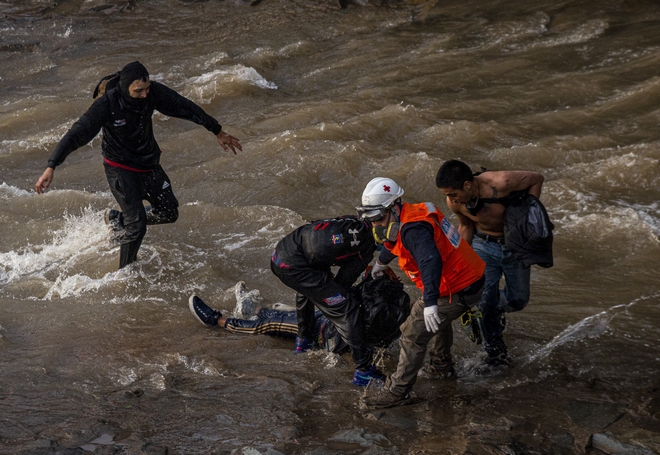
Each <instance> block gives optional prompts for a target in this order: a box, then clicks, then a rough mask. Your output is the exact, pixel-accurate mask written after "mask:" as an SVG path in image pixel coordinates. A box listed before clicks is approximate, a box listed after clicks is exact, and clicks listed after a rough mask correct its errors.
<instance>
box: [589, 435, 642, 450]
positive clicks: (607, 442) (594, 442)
mask: <svg viewBox="0 0 660 455" xmlns="http://www.w3.org/2000/svg"><path fill="white" fill-rule="evenodd" d="M589 447H592V448H594V449H598V450H600V451H602V452H605V453H607V454H611V455H653V454H654V453H655V452H654V451H653V450H651V449H647V448H646V447H642V446H638V445H633V444H626V443H624V442H620V441H617V440H616V439H614V437H613V436H612V435H610V434H608V433H596V434H594V435H593V436H591V441H590V443H589Z"/></svg>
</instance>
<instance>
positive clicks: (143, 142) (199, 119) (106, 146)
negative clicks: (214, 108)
mask: <svg viewBox="0 0 660 455" xmlns="http://www.w3.org/2000/svg"><path fill="white" fill-rule="evenodd" d="M119 90H120V89H119V88H113V89H111V90H109V91H108V92H107V93H106V94H105V95H103V96H102V97H100V98H99V99H97V100H96V101H94V103H93V104H92V105H91V106H90V108H89V109H88V110H87V112H85V113H84V114H83V115H82V117H80V118H79V119H78V121H77V122H76V123H74V124H73V126H72V127H71V129H70V130H69V131H68V132H67V133H66V134H65V135H64V137H63V138H62V140H60V142H59V144H57V147H55V150H54V151H53V153H52V155H51V156H50V158H49V159H48V167H52V168H53V169H54V168H55V167H56V166H59V165H60V164H62V162H64V159H65V158H66V157H67V156H68V155H69V154H70V153H71V152H73V151H74V150H76V149H78V148H79V147H82V146H83V145H85V144H87V143H88V142H89V141H91V140H92V139H94V137H95V136H96V135H97V134H98V132H99V131H100V130H101V128H102V129H103V142H102V144H101V150H102V152H103V157H104V158H107V159H108V160H110V161H114V162H116V163H120V164H123V165H125V166H129V167H133V168H136V169H143V170H149V169H153V168H154V167H155V166H156V165H158V164H159V162H160V148H159V146H158V143H157V142H156V138H155V137H154V133H153V124H152V121H151V116H152V115H153V113H154V111H155V110H157V111H158V112H160V113H162V114H164V115H167V116H169V117H176V118H181V119H185V120H190V121H192V122H195V123H197V124H198V125H202V126H203V127H204V128H206V129H207V130H209V131H211V132H212V133H213V134H215V135H217V134H218V133H220V131H221V129H222V128H221V126H220V125H219V124H218V121H217V120H216V119H214V118H213V117H211V116H210V115H208V114H207V113H206V112H204V109H202V108H201V107H199V106H198V105H196V104H195V103H193V102H192V101H190V100H189V99H187V98H185V97H183V96H181V95H179V94H178V93H177V92H175V91H174V90H172V89H171V88H169V87H167V86H165V85H163V84H160V83H158V82H154V81H151V86H150V89H149V95H148V96H147V98H146V99H145V100H144V105H143V106H141V107H139V108H136V107H132V106H131V105H130V104H127V103H126V101H125V100H124V98H123V96H122V94H121V93H120V91H119ZM124 96H126V95H124Z"/></svg>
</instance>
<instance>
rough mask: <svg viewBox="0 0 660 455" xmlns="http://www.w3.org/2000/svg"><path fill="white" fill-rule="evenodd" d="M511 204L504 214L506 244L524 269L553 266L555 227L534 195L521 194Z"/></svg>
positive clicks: (512, 199)
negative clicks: (534, 266) (536, 266)
mask: <svg viewBox="0 0 660 455" xmlns="http://www.w3.org/2000/svg"><path fill="white" fill-rule="evenodd" d="M516 196H517V197H512V198H511V199H510V200H509V201H508V205H507V208H506V211H505V212H504V242H505V244H506V247H507V248H508V249H509V250H511V252H513V255H514V256H515V257H516V259H518V260H519V261H521V262H522V263H523V264H524V265H525V266H527V267H529V266H531V265H533V264H538V265H539V266H540V267H544V268H548V267H552V265H553V258H552V230H553V229H554V228H555V226H554V225H553V224H552V222H551V221H550V218H549V217H548V212H547V211H546V210H545V207H544V206H543V204H542V203H541V201H539V200H538V198H536V197H535V196H534V195H532V194H529V193H525V192H522V193H520V194H519V195H516Z"/></svg>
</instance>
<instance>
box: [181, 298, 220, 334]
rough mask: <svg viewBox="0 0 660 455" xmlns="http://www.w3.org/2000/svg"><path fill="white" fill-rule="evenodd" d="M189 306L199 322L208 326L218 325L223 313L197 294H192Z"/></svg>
mask: <svg viewBox="0 0 660 455" xmlns="http://www.w3.org/2000/svg"><path fill="white" fill-rule="evenodd" d="M188 307H189V308H190V312H191V313H192V314H193V316H195V317H196V318H197V320H198V321H199V322H201V323H202V324H204V325H206V326H216V325H218V318H220V317H222V313H221V312H219V311H218V310H214V309H213V308H211V307H210V306H208V305H207V304H206V303H204V301H203V300H202V299H200V298H199V297H197V296H196V295H191V296H190V299H189V300H188Z"/></svg>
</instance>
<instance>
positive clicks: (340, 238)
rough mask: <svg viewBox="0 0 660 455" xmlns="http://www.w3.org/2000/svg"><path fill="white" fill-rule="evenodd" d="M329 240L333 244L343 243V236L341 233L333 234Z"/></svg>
mask: <svg viewBox="0 0 660 455" xmlns="http://www.w3.org/2000/svg"><path fill="white" fill-rule="evenodd" d="M330 240H331V241H332V244H333V245H339V244H340V243H344V236H343V235H342V234H334V235H333V236H332V237H331V238H330Z"/></svg>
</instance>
